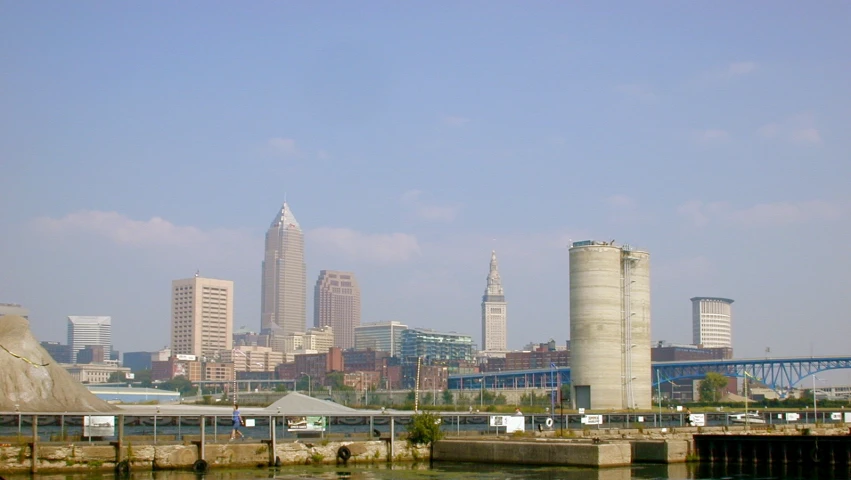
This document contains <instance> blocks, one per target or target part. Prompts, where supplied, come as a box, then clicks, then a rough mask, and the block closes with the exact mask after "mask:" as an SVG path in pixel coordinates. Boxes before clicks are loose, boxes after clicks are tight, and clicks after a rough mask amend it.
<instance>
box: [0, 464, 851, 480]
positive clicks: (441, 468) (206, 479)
mask: <svg viewBox="0 0 851 480" xmlns="http://www.w3.org/2000/svg"><path fill="white" fill-rule="evenodd" d="M2 478H5V479H6V480H12V479H15V480H22V479H33V480H88V479H103V480H110V479H114V478H116V477H114V476H113V475H111V474H88V475H86V474H78V475H68V474H39V475H35V476H32V477H31V476H29V475H9V474H2ZM255 478H256V479H269V478H276V479H282V480H309V479H322V480H344V479H345V480H393V479H402V480H432V479H447V480H462V479H463V480H515V479H517V480H519V479H532V480H554V479H568V480H630V479H719V480H751V479H752V480H757V479H759V480H762V479H838V480H839V479H842V480H848V479H849V478H851V476H850V475H849V472H848V469H846V468H841V469H839V471H837V470H835V469H829V468H828V469H825V470H822V471H805V470H802V469H801V468H799V467H798V466H787V467H786V468H785V469H784V468H783V467H782V466H778V467H770V468H769V467H761V468H759V469H758V470H757V471H754V470H753V469H752V468H751V467H744V468H740V467H738V466H727V467H724V466H721V465H715V466H710V465H704V466H698V465H682V464H680V465H638V466H633V467H631V468H610V469H599V470H598V469H587V468H575V467H530V466H505V465H499V466H490V465H477V464H469V463H439V464H436V465H435V466H434V467H433V468H429V466H428V464H415V465H410V464H406V465H395V466H387V465H380V466H362V467H348V468H346V467H333V466H327V467H324V466H320V467H313V466H299V467H284V468H280V469H252V470H213V471H212V472H210V473H208V474H207V475H204V476H196V475H195V474H193V473H192V472H189V471H179V472H174V471H168V472H134V473H133V474H132V475H131V476H130V479H132V480H201V479H203V480H237V479H255Z"/></svg>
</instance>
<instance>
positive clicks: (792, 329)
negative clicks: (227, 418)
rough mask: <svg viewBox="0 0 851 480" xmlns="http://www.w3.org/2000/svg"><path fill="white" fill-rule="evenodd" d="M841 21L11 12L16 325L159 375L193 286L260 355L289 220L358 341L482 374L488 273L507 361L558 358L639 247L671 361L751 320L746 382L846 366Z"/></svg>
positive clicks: (71, 9)
mask: <svg viewBox="0 0 851 480" xmlns="http://www.w3.org/2000/svg"><path fill="white" fill-rule="evenodd" d="M613 10H614V11H617V12H619V13H618V14H617V15H613V14H612V11H613ZM849 10H851V6H849V5H848V4H846V3H842V2H838V3H837V2H833V3H819V4H812V5H811V4H807V5H803V4H800V3H796V2H791V1H786V0H780V1H779V2H777V3H775V4H773V5H772V10H771V11H772V14H771V15H766V14H765V9H764V7H763V6H760V5H754V4H741V5H736V7H735V8H733V9H732V10H731V8H730V7H729V6H728V5H719V4H711V3H703V4H695V3H689V4H683V5H680V6H678V7H677V8H670V7H669V6H667V5H646V4H640V5H639V4H634V3H629V2H615V3H614V4H611V5H606V6H602V5H597V4H538V5H534V6H529V5H526V4H522V5H521V4H512V3H509V2H495V3H492V4H488V5H487V6H486V7H485V6H483V5H482V4H478V3H459V4H440V5H434V4H422V5H417V6H414V7H411V6H404V7H403V6H401V5H390V6H387V8H378V7H375V6H366V7H363V6H360V5H358V6H355V5H337V6H336V8H334V9H329V8H327V7H324V6H323V5H319V4H312V3H306V4H300V3H286V2H283V3H270V4H262V5H258V6H257V7H256V8H252V9H248V8H245V7H244V6H243V5H237V4H216V5H210V6H209V8H205V9H198V8H197V6H194V5H191V4H170V5H158V6H157V7H152V6H150V5H147V4H119V3H92V4H78V3H63V4H57V5H52V6H51V9H49V14H45V10H44V8H43V7H42V5H41V4H40V3H39V2H16V3H10V4H8V5H7V8H6V9H5V10H4V15H3V16H0V39H2V40H4V41H3V42H0V52H2V54H3V57H4V58H5V59H6V60H7V64H8V65H9V66H10V68H9V69H8V75H5V76H4V77H3V86H4V88H2V89H0V102H2V105H3V108H2V109H0V122H2V124H3V127H4V128H2V129H0V145H2V146H3V148H2V151H3V156H2V158H0V173H2V174H3V178H4V179H7V182H6V183H5V186H4V188H3V189H2V191H0V225H3V231H4V233H3V235H0V265H2V267H3V268H2V270H0V272H2V273H0V292H2V298H0V302H7V303H16V304H21V305H23V307H24V308H26V309H28V310H29V312H30V315H29V318H30V324H31V325H32V329H33V333H34V334H35V335H36V336H37V338H39V339H41V340H62V338H61V335H60V333H58V332H62V331H64V322H65V319H66V316H67V315H71V314H74V313H76V312H93V313H103V314H108V315H111V316H112V318H113V332H112V334H113V345H114V347H115V348H116V349H117V350H120V351H134V350H156V349H158V348H161V347H162V346H163V344H164V343H166V342H167V341H168V340H167V338H168V333H167V332H168V331H169V322H170V306H169V304H168V303H169V300H168V299H169V290H168V289H169V285H170V282H171V281H172V280H173V279H176V278H183V277H185V276H186V274H187V273H188V272H194V271H196V270H198V269H200V270H201V271H202V272H203V273H204V274H205V275H207V276H211V277H216V278H226V279H229V280H232V281H233V282H234V285H235V305H234V322H235V326H236V327H241V326H243V325H244V326H248V327H249V328H251V329H252V330H254V329H257V328H258V327H259V326H260V325H259V324H258V322H260V319H261V317H262V315H263V309H262V308H261V304H260V299H261V298H262V293H261V292H262V290H263V288H262V281H261V278H260V275H259V270H260V265H261V263H262V262H263V261H264V256H263V251H264V235H265V233H266V229H267V227H268V226H269V221H270V218H269V217H270V216H271V214H272V213H273V212H272V209H276V208H277V207H278V206H279V205H280V204H281V202H282V201H287V202H290V203H292V205H293V206H294V207H295V211H296V212H297V213H298V219H299V220H300V227H301V230H302V234H303V236H304V248H305V250H304V263H305V264H306V278H310V279H311V280H314V279H315V278H317V276H318V274H319V271H320V270H321V269H324V268H334V269H337V270H341V271H352V272H356V274H357V276H358V283H359V285H360V288H361V291H362V305H361V315H362V321H363V322H364V323H372V322H380V321H392V320H396V321H401V322H403V323H405V324H407V325H411V326H417V327H423V328H433V329H435V330H438V331H451V330H455V331H460V332H465V333H467V334H470V335H473V336H474V337H475V341H476V342H477V343H478V344H479V345H481V344H480V343H479V342H480V338H478V337H479V336H480V331H481V330H480V329H481V295H482V287H483V285H482V280H483V278H482V277H483V273H484V272H483V257H484V255H485V254H486V252H488V251H491V250H496V251H497V252H498V254H499V273H500V275H501V277H502V279H503V280H504V281H505V283H506V288H507V289H508V292H507V293H508V295H509V299H510V303H511V316H510V319H509V322H508V332H507V333H508V338H509V341H508V348H510V349H517V348H521V347H522V346H523V345H525V344H527V343H529V342H545V341H547V340H548V339H549V338H553V339H555V341H556V342H557V343H558V344H560V345H561V344H564V341H565V340H567V338H568V336H569V331H570V319H569V315H570V314H569V308H568V306H567V301H566V299H567V296H568V292H567V289H568V276H567V275H566V274H565V271H566V270H567V268H568V252H567V245H568V244H569V243H571V241H579V240H584V239H597V240H602V241H609V240H612V239H615V240H616V241H623V240H624V239H629V241H630V243H632V244H633V245H634V246H635V247H636V248H639V249H644V250H647V251H652V252H653V274H652V280H651V283H652V285H651V289H652V292H653V312H652V316H653V325H652V338H653V339H654V340H665V341H668V342H674V343H688V342H690V340H691V338H692V321H691V320H692V319H691V303H690V302H689V298H692V297H694V296H696V295H709V296H718V297H724V298H734V299H736V303H735V322H734V324H733V326H732V329H733V332H732V335H733V344H734V345H733V348H734V350H735V352H736V356H737V357H760V356H763V355H764V352H765V351H766V349H769V348H770V351H771V355H773V356H785V355H790V356H791V355H805V354H810V353H811V352H814V353H815V354H825V355H829V354H842V353H843V352H847V346H846V345H845V342H844V341H843V340H844V339H845V338H847V337H848V336H849V335H851V325H849V322H847V319H846V316H847V308H846V306H845V304H844V299H845V297H846V292H847V290H848V288H849V281H848V279H847V273H846V272H847V271H848V270H851V255H849V254H848V253H847V252H846V251H845V250H844V249H843V248H841V245H844V244H847V243H849V242H851V221H849V218H851V194H849V193H848V188H847V183H848V179H849V178H851V163H849V162H848V161H847V160H846V157H847V152H848V151H849V150H851V139H849V138H847V135H844V132H846V131H847V130H848V128H847V127H848V112H849V111H851V99H849V98H848V95H847V85H848V84H849V83H851V66H849V65H848V62H847V58H849V57H851V45H849V44H848V42H844V41H838V40H839V39H844V38H846V36H847V32H846V30H847V25H846V23H847V22H845V19H847V18H848V16H849V14H851V11H849ZM362 17H363V18H364V22H351V18H362ZM163 18H168V19H169V21H168V22H165V23H163V22H162V19H163ZM471 19H475V21H473V20H471ZM237 20H238V21H237ZM104 39H109V41H104ZM45 172H49V175H48V174H47V173H45ZM826 239H827V240H829V241H830V242H831V243H835V244H837V245H839V248H823V247H822V245H823V244H824V243H825V240H826ZM816 242H818V244H816ZM780 259H782V261H778V260H780ZM305 290H306V288H305ZM305 295H306V296H308V295H309V292H306V293H305ZM777 298H783V299H784V301H783V302H777V301H776V299H777ZM424 299H427V301H424ZM305 309H306V311H305V312H304V314H303V315H302V318H301V320H300V322H301V323H304V324H306V323H307V321H308V319H310V318H311V317H312V316H313V311H312V310H313V302H306V308H305ZM140 325H144V326H145V328H143V329H140V328H139V326H140ZM824 332H830V334H829V335H825V334H824Z"/></svg>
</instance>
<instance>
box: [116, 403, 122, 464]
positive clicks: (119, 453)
mask: <svg viewBox="0 0 851 480" xmlns="http://www.w3.org/2000/svg"><path fill="white" fill-rule="evenodd" d="M123 446H124V415H119V416H118V441H117V442H115V448H116V452H115V463H116V465H117V464H119V463H121V460H124V452H123V451H122V447H123Z"/></svg>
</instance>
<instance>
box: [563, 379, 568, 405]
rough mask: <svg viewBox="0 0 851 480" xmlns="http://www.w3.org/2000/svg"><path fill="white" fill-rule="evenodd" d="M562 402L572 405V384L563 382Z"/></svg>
mask: <svg viewBox="0 0 851 480" xmlns="http://www.w3.org/2000/svg"><path fill="white" fill-rule="evenodd" d="M561 403H562V404H567V405H570V384H569V383H563V384H561Z"/></svg>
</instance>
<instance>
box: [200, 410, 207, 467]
mask: <svg viewBox="0 0 851 480" xmlns="http://www.w3.org/2000/svg"><path fill="white" fill-rule="evenodd" d="M206 430H207V417H205V416H204V415H201V441H200V443H199V444H198V448H200V449H201V451H200V452H199V453H198V455H199V456H198V458H200V459H201V460H206V459H205V458H204V452H205V451H206V450H207V449H206V448H205V447H206V446H207V434H206Z"/></svg>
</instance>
